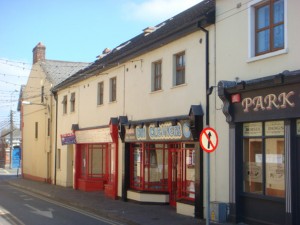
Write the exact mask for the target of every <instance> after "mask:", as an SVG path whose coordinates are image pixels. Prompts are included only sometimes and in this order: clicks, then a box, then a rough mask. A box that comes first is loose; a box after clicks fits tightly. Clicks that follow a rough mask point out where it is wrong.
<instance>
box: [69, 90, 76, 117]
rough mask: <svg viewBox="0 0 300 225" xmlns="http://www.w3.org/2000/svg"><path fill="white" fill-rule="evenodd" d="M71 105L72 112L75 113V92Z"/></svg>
mask: <svg viewBox="0 0 300 225" xmlns="http://www.w3.org/2000/svg"><path fill="white" fill-rule="evenodd" d="M70 105H71V106H70V107H71V108H70V112H75V92H74V93H72V94H71V99H70Z"/></svg>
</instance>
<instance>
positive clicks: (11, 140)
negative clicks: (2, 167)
mask: <svg viewBox="0 0 300 225" xmlns="http://www.w3.org/2000/svg"><path fill="white" fill-rule="evenodd" d="M13 123H14V120H13V111H12V110H10V135H9V136H10V137H9V138H10V155H9V160H10V163H9V168H10V169H11V167H12V166H11V165H12V151H13V132H14V124H13Z"/></svg>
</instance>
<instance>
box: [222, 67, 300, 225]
mask: <svg viewBox="0 0 300 225" xmlns="http://www.w3.org/2000/svg"><path fill="white" fill-rule="evenodd" d="M218 95H219V97H220V98H221V100H222V101H223V113H224V114H225V116H226V121H227V122H228V123H229V154H230V157H229V158H230V160H231V162H230V163H229V165H230V167H231V168H230V171H231V174H230V177H231V180H230V190H231V192H230V215H229V218H230V220H232V221H234V222H237V223H238V222H244V223H249V224H300V164H299V161H300V70H298V71H292V72H290V71H284V72H282V73H279V74H276V75H272V76H268V77H263V78H259V79H254V80H249V81H242V82H239V83H236V82H231V81H220V82H219V83H218Z"/></svg>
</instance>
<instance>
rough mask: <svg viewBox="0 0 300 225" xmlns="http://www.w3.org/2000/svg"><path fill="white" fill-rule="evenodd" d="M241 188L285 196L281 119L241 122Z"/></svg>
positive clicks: (246, 190) (282, 124) (258, 192)
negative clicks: (242, 183)
mask: <svg viewBox="0 0 300 225" xmlns="http://www.w3.org/2000/svg"><path fill="white" fill-rule="evenodd" d="M243 136H244V138H243V149H244V151H243V159H244V160H243V162H244V163H243V165H244V191H245V192H250V193H256V194H262V195H268V196H274V197H284V196H285V169H284V168H285V161H284V155H285V150H284V121H269V122H264V123H263V122H257V123H245V124H243Z"/></svg>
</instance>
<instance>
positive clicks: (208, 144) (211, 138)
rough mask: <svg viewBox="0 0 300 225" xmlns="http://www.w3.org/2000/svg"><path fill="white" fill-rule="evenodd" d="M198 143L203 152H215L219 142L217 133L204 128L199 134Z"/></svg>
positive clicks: (211, 129) (209, 128)
mask: <svg viewBox="0 0 300 225" xmlns="http://www.w3.org/2000/svg"><path fill="white" fill-rule="evenodd" d="M199 142H200V145H201V148H202V149H203V150H204V151H206V152H208V153H211V152H213V151H215V150H216V148H217V146H218V142H219V139H218V134H217V131H216V130H215V129H213V128H211V127H207V128H205V129H204V130H202V132H201V134H200V137H199Z"/></svg>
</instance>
